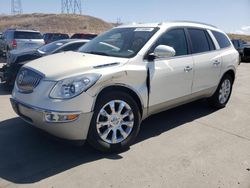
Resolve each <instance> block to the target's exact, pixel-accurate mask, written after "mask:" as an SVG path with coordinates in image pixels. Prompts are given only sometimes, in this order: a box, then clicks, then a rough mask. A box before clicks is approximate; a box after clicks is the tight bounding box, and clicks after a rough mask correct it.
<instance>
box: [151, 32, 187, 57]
mask: <svg viewBox="0 0 250 188" xmlns="http://www.w3.org/2000/svg"><path fill="white" fill-rule="evenodd" d="M159 45H166V46H171V47H172V48H174V50H175V52H176V53H175V56H181V55H187V54H188V45H187V40H186V35H185V31H184V29H173V30H170V31H167V32H166V33H165V34H163V35H162V36H161V37H160V38H159V39H158V40H157V42H156V43H155V44H154V45H153V47H152V49H151V51H150V53H152V52H153V51H154V49H155V48H156V47H157V46H159Z"/></svg>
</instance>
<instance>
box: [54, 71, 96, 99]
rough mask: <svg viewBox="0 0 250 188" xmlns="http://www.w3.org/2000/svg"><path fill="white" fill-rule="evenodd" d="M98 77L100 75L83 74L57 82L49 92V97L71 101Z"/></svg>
mask: <svg viewBox="0 0 250 188" xmlns="http://www.w3.org/2000/svg"><path fill="white" fill-rule="evenodd" d="M100 77H101V75H100V74H85V75H81V76H76V77H71V78H66V79H64V80H61V81H59V82H57V84H56V85H55V86H54V88H53V89H52V90H51V92H50V97H51V98H53V99H71V98H73V97H75V96H77V95H79V94H81V93H82V92H84V91H86V90H87V89H89V88H90V87H91V86H93V85H94V84H95V83H96V82H97V80H98V79H99V78H100Z"/></svg>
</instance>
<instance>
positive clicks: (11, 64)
mask: <svg viewBox="0 0 250 188" xmlns="http://www.w3.org/2000/svg"><path fill="white" fill-rule="evenodd" d="M87 42H89V40H82V39H80V40H79V39H65V40H59V41H55V42H52V43H50V44H47V45H44V46H42V47H40V48H37V49H23V50H12V51H11V52H10V54H9V56H8V58H7V64H6V65H4V66H3V68H1V69H0V79H1V81H0V82H5V85H6V86H10V87H12V86H13V85H14V83H15V79H16V75H17V73H18V71H19V70H20V68H21V67H22V66H23V65H24V64H26V63H28V62H29V61H32V60H35V59H38V58H40V57H43V56H46V55H50V54H55V53H60V52H66V51H77V50H78V49H79V48H80V47H81V46H83V45H84V44H86V43H87Z"/></svg>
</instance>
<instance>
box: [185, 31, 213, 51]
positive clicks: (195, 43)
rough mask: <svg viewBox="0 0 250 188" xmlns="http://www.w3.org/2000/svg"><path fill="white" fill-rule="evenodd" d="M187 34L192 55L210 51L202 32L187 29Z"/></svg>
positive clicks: (204, 34)
mask: <svg viewBox="0 0 250 188" xmlns="http://www.w3.org/2000/svg"><path fill="white" fill-rule="evenodd" d="M188 32H189V35H190V39H191V43H192V53H193V54H195V53H202V52H207V51H210V45H209V42H208V38H207V36H206V33H205V31H204V30H201V29H188Z"/></svg>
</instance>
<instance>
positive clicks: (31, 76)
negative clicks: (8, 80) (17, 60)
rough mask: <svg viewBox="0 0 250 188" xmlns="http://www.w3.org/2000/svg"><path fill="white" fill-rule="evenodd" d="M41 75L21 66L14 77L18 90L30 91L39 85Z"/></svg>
mask: <svg viewBox="0 0 250 188" xmlns="http://www.w3.org/2000/svg"><path fill="white" fill-rule="evenodd" d="M42 78H43V76H42V75H40V74H38V73H36V72H34V71H32V70H30V69H26V68H22V69H21V70H20V71H19V73H18V75H17V78H16V84H17V87H18V89H19V91H20V92H22V93H32V92H33V90H34V89H35V88H36V87H37V86H38V85H39V83H40V81H41V79H42Z"/></svg>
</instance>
